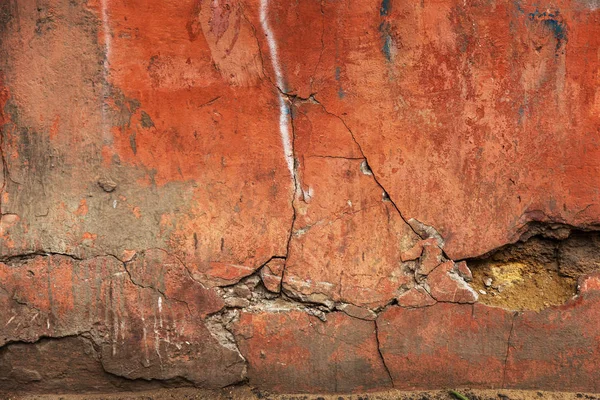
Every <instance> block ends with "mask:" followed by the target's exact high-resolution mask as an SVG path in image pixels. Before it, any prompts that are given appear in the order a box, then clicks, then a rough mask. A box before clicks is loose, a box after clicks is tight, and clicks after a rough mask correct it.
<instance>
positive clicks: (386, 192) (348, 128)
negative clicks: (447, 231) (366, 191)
mask: <svg viewBox="0 0 600 400" xmlns="http://www.w3.org/2000/svg"><path fill="white" fill-rule="evenodd" d="M311 98H312V100H313V101H314V102H315V103H317V104H319V105H320V106H321V107H322V108H323V111H325V113H327V114H329V115H331V116H332V117H335V118H337V119H339V120H340V122H341V123H342V124H344V126H345V127H346V129H347V130H348V132H349V133H350V137H352V141H353V142H354V143H355V144H356V146H357V147H358V151H360V154H361V156H362V157H363V158H364V160H365V163H366V164H367V165H366V167H367V168H368V169H369V170H370V171H371V173H372V176H373V180H374V181H375V183H376V184H377V186H379V187H380V188H381V190H382V191H383V192H384V193H385V194H386V195H387V199H389V201H390V203H392V206H393V207H394V208H395V209H396V211H397V212H398V215H400V218H402V220H403V221H404V223H405V224H406V225H408V226H409V227H410V229H411V230H412V231H413V232H414V233H415V235H417V236H418V237H419V238H421V239H426V238H425V237H423V236H422V235H421V234H420V233H419V232H417V231H416V230H415V228H414V227H413V226H412V224H410V223H409V222H408V220H407V219H406V218H405V217H404V215H403V214H402V212H401V211H400V208H398V205H397V204H396V202H395V201H394V200H393V199H392V197H391V196H390V193H389V192H388V191H387V190H385V188H384V187H383V185H382V184H381V182H380V181H379V180H378V179H377V176H376V175H375V172H374V171H373V169H371V167H370V166H369V160H368V159H367V156H366V154H365V152H364V151H363V149H362V146H361V145H360V143H358V141H357V140H356V137H355V136H354V132H352V129H350V126H348V124H347V123H346V121H345V120H344V119H343V118H342V117H340V116H339V115H337V114H334V113H332V112H330V111H329V110H327V108H326V107H325V105H324V104H323V103H321V102H320V101H318V100H317V99H316V98H315V96H314V95H311Z"/></svg>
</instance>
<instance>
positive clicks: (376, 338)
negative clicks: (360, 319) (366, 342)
mask: <svg viewBox="0 0 600 400" xmlns="http://www.w3.org/2000/svg"><path fill="white" fill-rule="evenodd" d="M373 323H374V324H375V340H376V342H377V353H378V354H379V358H381V363H382V364H383V368H385V371H386V372H387V375H388V377H389V379H390V384H391V385H392V387H395V386H396V385H395V384H394V378H393V377H392V373H391V372H390V369H389V368H388V366H387V364H386V363H385V357H384V356H383V353H382V351H381V342H380V341H379V326H378V323H377V320H375V321H373Z"/></svg>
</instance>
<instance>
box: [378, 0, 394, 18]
mask: <svg viewBox="0 0 600 400" xmlns="http://www.w3.org/2000/svg"><path fill="white" fill-rule="evenodd" d="M391 8H392V0H381V8H380V9H379V15H380V16H382V17H383V16H386V15H389V14H390V11H391Z"/></svg>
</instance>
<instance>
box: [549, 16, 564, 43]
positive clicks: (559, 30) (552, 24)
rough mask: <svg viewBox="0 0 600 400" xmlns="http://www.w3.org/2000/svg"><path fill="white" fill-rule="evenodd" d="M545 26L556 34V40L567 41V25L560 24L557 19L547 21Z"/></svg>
mask: <svg viewBox="0 0 600 400" xmlns="http://www.w3.org/2000/svg"><path fill="white" fill-rule="evenodd" d="M544 25H546V27H548V29H550V30H551V31H552V32H553V33H554V37H555V38H556V40H558V41H562V40H567V27H566V26H565V24H563V23H561V22H558V21H557V20H555V19H547V20H545V21H544Z"/></svg>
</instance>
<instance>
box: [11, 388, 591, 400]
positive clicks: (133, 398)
mask: <svg viewBox="0 0 600 400" xmlns="http://www.w3.org/2000/svg"><path fill="white" fill-rule="evenodd" d="M458 393H460V394H462V395H463V396H465V397H466V398H468V399H469V400H534V399H535V400H539V399H541V400H571V399H573V400H579V399H584V400H596V399H600V396H598V395H596V394H588V393H566V392H541V391H527V390H472V389H462V390H458ZM7 399H8V400H84V399H85V400H209V399H211V400H212V399H215V400H245V399H248V400H254V399H264V400H392V399H393V400H452V399H456V397H454V396H452V395H451V394H450V392H449V391H447V390H437V391H414V392H405V391H396V390H389V391H385V392H373V393H362V394H352V395H339V394H338V395H316V394H315V395H304V394H270V393H267V392H262V391H258V390H255V389H251V388H249V387H240V388H235V389H224V390H221V391H208V390H202V389H192V388H185V389H164V390H156V391H151V392H136V393H131V392H129V393H113V394H93V395H92V394H90V395H86V394H82V395H25V396H19V395H12V396H8V397H7Z"/></svg>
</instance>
